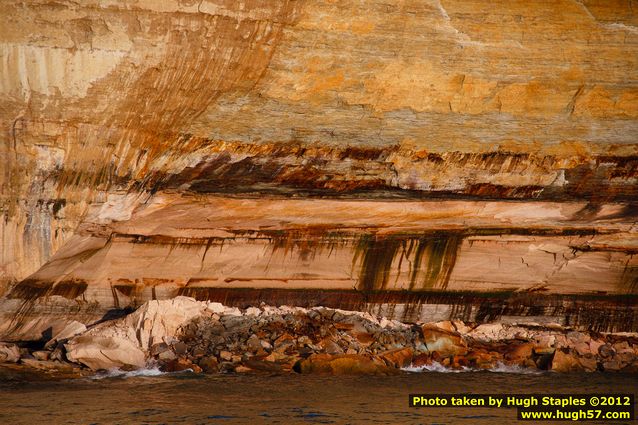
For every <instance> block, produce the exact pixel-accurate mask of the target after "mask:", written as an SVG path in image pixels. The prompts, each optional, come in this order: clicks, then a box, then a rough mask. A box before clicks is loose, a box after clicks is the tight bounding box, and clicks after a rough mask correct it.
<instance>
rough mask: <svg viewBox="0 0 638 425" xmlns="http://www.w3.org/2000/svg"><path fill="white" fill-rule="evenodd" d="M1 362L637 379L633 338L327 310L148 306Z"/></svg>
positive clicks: (187, 301)
mask: <svg viewBox="0 0 638 425" xmlns="http://www.w3.org/2000/svg"><path fill="white" fill-rule="evenodd" d="M60 350H61V352H62V355H60V354H59V351H60ZM2 354H4V356H3V357H2V358H0V362H18V361H20V362H21V363H22V364H24V365H26V366H28V367H34V368H38V369H43V370H58V371H67V372H68V371H71V370H72V365H69V363H67V362H69V361H70V362H72V363H77V364H80V365H83V366H84V367H88V368H89V369H92V370H94V371H95V370H102V369H123V370H130V369H139V368H144V367H157V366H159V367H160V368H161V369H162V370H164V371H167V372H176V371H184V370H191V371H193V372H195V373H201V372H204V373H230V372H235V373H247V372H252V373H260V372H268V373H286V372H297V373H302V374H308V373H310V374H337V375H343V374H380V375H388V374H396V373H399V370H400V369H407V370H411V371H414V370H422V369H436V368H441V367H444V368H449V369H461V370H462V369H465V370H481V369H494V368H499V367H513V368H519V369H527V370H531V371H533V370H552V371H555V372H571V371H587V372H593V371H625V372H631V371H636V370H638V335H637V334H635V333H634V334H626V333H625V334H600V333H592V332H579V331H575V330H573V329H570V328H565V327H562V326H559V325H552V326H540V325H515V324H512V325H503V324H481V325H477V324H476V323H464V322H460V321H444V322H429V323H417V324H406V323H401V322H398V321H393V320H388V319H386V318H379V317H374V316H371V315H370V314H368V313H361V312H353V311H345V310H335V309H330V308H325V307H317V308H312V309H303V308H300V307H286V306H283V307H270V306H266V305H262V306H261V307H260V308H256V307H250V308H247V309H245V310H240V309H237V308H235V307H226V306H223V305H222V304H219V303H210V302H201V301H196V300H194V299H192V298H187V297H177V298H175V299H173V300H165V301H149V302H147V303H145V304H144V305H143V306H141V307H140V308H139V309H138V310H137V311H136V312H134V313H132V314H130V315H128V316H127V317H125V318H121V319H114V320H110V321H106V322H103V323H101V324H99V325H97V326H95V327H93V328H91V329H89V330H87V331H85V332H83V333H82V334H80V335H77V336H74V337H72V338H70V339H68V340H67V341H64V342H62V344H58V345H57V346H56V348H55V349H53V348H52V347H51V346H50V348H49V351H34V352H28V351H25V349H19V348H17V347H16V346H15V345H10V344H4V345H1V346H0V355H2ZM75 367H76V368H77V365H76V366H75Z"/></svg>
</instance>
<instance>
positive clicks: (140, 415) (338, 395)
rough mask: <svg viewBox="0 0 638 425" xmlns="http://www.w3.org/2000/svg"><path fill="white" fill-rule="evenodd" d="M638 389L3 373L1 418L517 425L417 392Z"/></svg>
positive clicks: (582, 380)
mask: <svg viewBox="0 0 638 425" xmlns="http://www.w3.org/2000/svg"><path fill="white" fill-rule="evenodd" d="M637 388H638V375H628V374H602V373H589V374H586V373H580V374H556V373H543V374H520V373H519V374H514V373H495V372H467V373H439V372H423V373H407V372H406V373H404V374H402V375H398V376H309V375H296V374H291V375H215V376H205V375H194V374H191V373H188V372H187V373H179V374H169V375H159V376H130V375H128V376H119V377H105V378H102V379H94V378H76V379H64V380H62V379H51V378H45V377H43V376H41V375H33V374H27V373H25V372H22V371H21V372H17V371H12V370H3V369H0V424H261V423H265V424H515V423H518V424H519V425H522V424H529V423H533V422H531V421H527V422H523V421H517V420H516V410H515V409H495V408H421V409H415V408H409V407H408V394H410V393H497V394H501V393H546V394H552V393H553V394H559V393H562V394H565V393H621V392H622V393H636V389H637ZM542 423H544V424H548V423H550V422H542ZM562 423H563V424H565V423H569V422H562ZM585 423H588V424H592V423H607V424H621V423H628V422H622V421H614V422H612V421H609V422H585ZM634 423H635V422H634Z"/></svg>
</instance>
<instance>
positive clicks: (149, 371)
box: [91, 367, 190, 379]
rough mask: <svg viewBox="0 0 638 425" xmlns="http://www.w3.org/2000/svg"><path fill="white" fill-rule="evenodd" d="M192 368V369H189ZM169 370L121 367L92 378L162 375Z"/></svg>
mask: <svg viewBox="0 0 638 425" xmlns="http://www.w3.org/2000/svg"><path fill="white" fill-rule="evenodd" d="M189 370H190V369H189ZM168 374H169V372H162V371H161V370H159V368H158V367H151V368H147V369H137V370H130V371H124V370H120V369H111V370H108V371H106V372H100V373H97V374H95V375H93V376H92V377H91V378H92V379H105V378H134V377H137V376H161V375H168Z"/></svg>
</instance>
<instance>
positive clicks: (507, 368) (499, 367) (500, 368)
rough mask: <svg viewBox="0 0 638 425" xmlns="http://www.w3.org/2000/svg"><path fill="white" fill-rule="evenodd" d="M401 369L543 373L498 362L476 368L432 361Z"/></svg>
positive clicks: (408, 370) (449, 371) (450, 371)
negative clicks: (455, 366) (486, 367)
mask: <svg viewBox="0 0 638 425" xmlns="http://www.w3.org/2000/svg"><path fill="white" fill-rule="evenodd" d="M401 370H403V371H406V372H412V373H422V372H439V373H463V372H494V373H517V374H526V375H527V374H531V375H538V374H541V373H543V372H542V371H540V370H536V369H530V368H526V367H522V366H517V365H506V364H504V363H501V362H498V363H497V364H496V366H494V367H493V368H491V369H477V368H472V367H465V366H463V367H461V368H459V369H453V368H449V367H446V366H443V365H442V364H441V363H439V362H433V363H431V364H429V365H424V366H412V365H410V366H407V367H404V368H402V369H401Z"/></svg>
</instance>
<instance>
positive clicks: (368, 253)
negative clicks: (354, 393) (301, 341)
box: [0, 0, 638, 339]
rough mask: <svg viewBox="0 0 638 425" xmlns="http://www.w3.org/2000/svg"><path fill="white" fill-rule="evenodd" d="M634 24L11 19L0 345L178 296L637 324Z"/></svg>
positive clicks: (267, 8)
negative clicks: (55, 318) (5, 338)
mask: <svg viewBox="0 0 638 425" xmlns="http://www.w3.org/2000/svg"><path fill="white" fill-rule="evenodd" d="M635 10H638V9H636V8H635V7H633V6H632V4H631V2H609V1H578V0H569V1H560V2H550V3H542V4H539V3H529V2H507V3H506V4H499V5H496V6H495V5H494V4H491V3H490V2H481V1H473V2H458V1H449V0H433V1H425V2H423V1H407V2H402V3H397V4H388V3H387V2H379V1H374V0H370V1H366V2H363V3H357V4H354V3H352V2H347V1H330V2H328V1H325V2H324V1H319V2H305V1H292V0H290V1H279V2H271V1H260V0H251V1H246V2H232V1H223V0H218V1H208V0H204V1H201V2H194V1H193V2H191V1H187V0H180V1H177V0H176V1H170V0H161V1H148V2H146V1H144V2H139V1H135V2H134V1H124V2H109V1H107V2H104V1H99V2H98V1H87V2H81V3H80V4H78V3H75V2H64V1H63V2H56V3H50V2H44V1H33V2H28V3H26V4H25V3H21V2H13V1H9V2H4V3H3V4H2V5H1V6H0V59H1V60H0V67H1V72H0V96H1V97H0V126H1V128H2V133H0V138H1V140H0V141H1V143H0V157H1V159H2V164H3V167H2V173H0V185H1V188H2V190H1V194H0V202H1V205H2V212H3V220H2V221H1V222H0V233H1V234H2V252H1V255H0V272H1V276H0V292H1V293H3V294H4V295H5V299H4V300H3V301H2V306H1V307H0V310H2V312H3V313H2V314H3V315H4V316H3V317H4V318H6V320H3V325H2V329H0V332H1V333H2V334H4V335H13V338H17V339H19V338H27V339H28V338H33V337H34V335H39V334H40V333H42V332H44V331H46V329H47V328H46V326H45V325H46V323H45V321H42V320H41V318H42V317H43V315H51V314H56V315H62V316H65V317H67V318H68V319H69V320H75V321H79V322H82V323H87V324H88V323H90V322H92V321H95V320H98V319H99V318H101V317H102V316H103V315H104V314H105V313H107V312H108V311H110V310H122V309H126V308H130V307H136V306H138V305H140V304H141V303H143V302H145V301H147V300H149V299H159V298H170V297H174V296H176V295H179V294H184V295H190V296H194V297H197V298H199V299H208V300H215V301H223V302H225V303H227V304H235V305H242V306H247V305H250V304H252V303H254V302H259V301H261V300H262V299H267V300H268V302H270V303H273V304H281V303H289V304H300V305H304V306H308V307H309V306H312V305H321V304H323V305H331V306H333V307H348V308H355V309H359V310H368V311H374V312H380V313H381V314H384V315H386V316H389V317H396V318H401V319H404V320H413V321H416V320H422V321H424V320H425V321H427V320H428V317H431V318H434V319H432V320H444V319H454V318H459V319H463V320H472V321H489V320H495V319H500V320H508V319H507V318H514V319H512V320H520V318H521V317H527V318H532V319H530V320H536V321H538V320H540V319H544V320H550V321H558V322H563V323H566V324H571V325H575V326H582V327H587V328H595V329H598V330H616V331H620V330H637V329H638V322H637V315H636V291H637V289H636V282H637V279H638V274H637V273H638V271H637V270H638V268H637V267H638V265H637V263H636V259H635V253H636V250H637V249H638V243H637V242H636V241H637V238H636V227H635V222H636V218H637V216H638V214H637V210H636V202H637V195H638V185H637V179H638V155H637V153H638V149H637V148H638V143H637V142H636V136H635V135H636V134H638V120H637V118H638V29H637V28H638V17H637V15H636V13H635ZM59 326H60V327H64V323H60V324H59Z"/></svg>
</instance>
